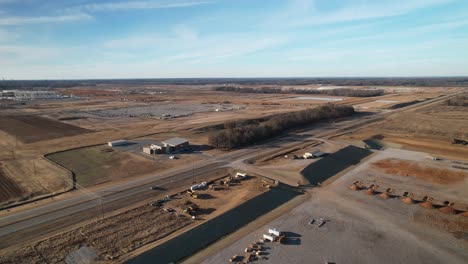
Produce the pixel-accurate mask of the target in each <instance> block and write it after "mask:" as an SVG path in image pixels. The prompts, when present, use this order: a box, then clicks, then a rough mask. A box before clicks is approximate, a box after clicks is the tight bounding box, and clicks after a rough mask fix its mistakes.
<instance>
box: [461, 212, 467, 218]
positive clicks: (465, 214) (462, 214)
mask: <svg viewBox="0 0 468 264" xmlns="http://www.w3.org/2000/svg"><path fill="white" fill-rule="evenodd" d="M460 215H461V216H464V217H466V218H468V211H466V212H463V213H461V214H460Z"/></svg>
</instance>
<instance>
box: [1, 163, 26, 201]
mask: <svg viewBox="0 0 468 264" xmlns="http://www.w3.org/2000/svg"><path fill="white" fill-rule="evenodd" d="M22 194H23V190H21V188H20V187H19V186H18V184H16V182H14V181H12V180H11V179H10V178H9V177H8V176H7V175H6V174H5V173H4V172H3V169H2V167H1V164H0V204H3V203H7V202H9V201H10V200H11V199H14V198H18V197H21V195H22Z"/></svg>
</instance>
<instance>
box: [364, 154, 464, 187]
mask: <svg viewBox="0 0 468 264" xmlns="http://www.w3.org/2000/svg"><path fill="white" fill-rule="evenodd" d="M373 166H375V167H377V168H379V169H382V170H383V171H384V172H385V173H387V174H396V175H400V176H406V177H415V178H417V179H420V180H424V181H430V182H434V183H438V184H451V183H460V182H462V181H463V180H464V179H465V178H467V177H468V173H466V172H463V171H454V170H448V169H439V168H434V167H429V166H422V165H420V164H417V163H413V162H408V161H404V160H397V159H385V160H379V161H377V162H375V163H373Z"/></svg>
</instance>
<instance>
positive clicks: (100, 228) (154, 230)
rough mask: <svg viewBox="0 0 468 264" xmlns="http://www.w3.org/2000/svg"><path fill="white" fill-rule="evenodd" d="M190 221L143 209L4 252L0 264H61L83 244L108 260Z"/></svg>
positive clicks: (158, 237)
mask: <svg viewBox="0 0 468 264" xmlns="http://www.w3.org/2000/svg"><path fill="white" fill-rule="evenodd" d="M191 222H192V220H190V219H189V218H188V217H185V216H176V215H175V214H170V213H167V212H164V211H163V210H159V209H156V208H154V207H152V206H143V207H139V208H137V209H134V210H130V211H127V212H125V213H122V214H119V215H117V216H115V217H111V218H107V219H104V220H100V221H98V222H95V223H91V224H88V225H85V226H83V227H81V228H79V229H75V230H72V231H70V232H65V233H62V234H60V235H57V236H55V237H52V238H50V239H47V240H43V241H40V242H38V243H34V244H30V245H29V246H27V247H23V248H21V249H18V250H16V251H13V252H9V253H4V254H2V256H1V257H0V262H1V263H64V262H65V259H66V257H67V256H68V255H69V254H70V253H72V252H74V251H75V250H78V249H79V248H80V247H81V246H84V245H86V246H88V247H91V248H92V249H93V250H95V251H96V253H97V255H98V256H100V260H105V259H107V260H110V259H113V258H116V257H118V256H120V255H122V254H125V253H127V252H129V251H132V250H134V249H136V248H138V247H140V246H141V245H144V244H147V243H150V242H152V241H155V240H158V239H160V238H162V237H165V236H167V235H168V234H169V233H171V232H173V231H175V230H178V229H180V228H181V227H183V226H186V225H188V224H190V223H191ZM129 225H131V228H130V227H129Z"/></svg>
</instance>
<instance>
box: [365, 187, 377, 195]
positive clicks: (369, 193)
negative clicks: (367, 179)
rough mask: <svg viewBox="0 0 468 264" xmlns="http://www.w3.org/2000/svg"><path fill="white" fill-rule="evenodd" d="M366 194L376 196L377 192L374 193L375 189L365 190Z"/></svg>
mask: <svg viewBox="0 0 468 264" xmlns="http://www.w3.org/2000/svg"><path fill="white" fill-rule="evenodd" d="M364 193H365V194H367V195H374V194H375V191H374V189H372V188H369V189H367V190H365V191H364Z"/></svg>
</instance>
